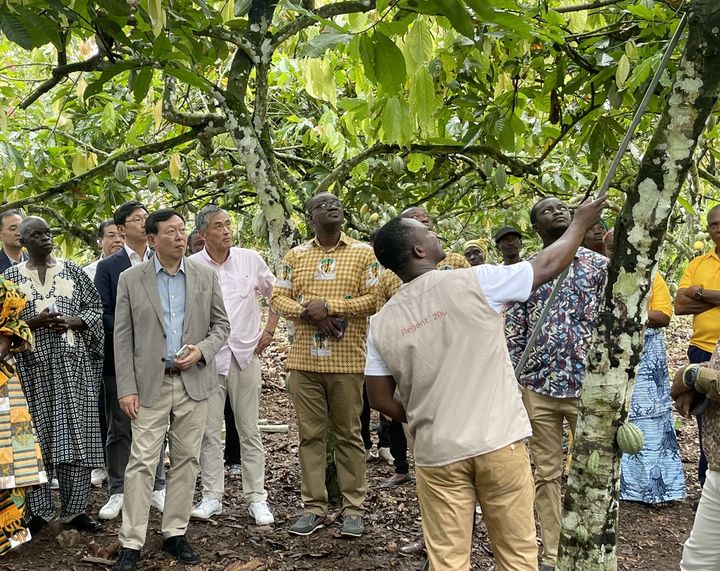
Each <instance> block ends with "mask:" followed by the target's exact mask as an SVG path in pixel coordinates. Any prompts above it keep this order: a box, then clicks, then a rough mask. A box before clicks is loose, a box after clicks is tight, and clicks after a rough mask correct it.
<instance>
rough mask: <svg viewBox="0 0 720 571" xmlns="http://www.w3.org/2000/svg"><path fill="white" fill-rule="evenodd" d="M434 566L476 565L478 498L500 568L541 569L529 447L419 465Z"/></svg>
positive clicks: (459, 570) (450, 570) (462, 568)
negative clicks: (473, 549) (474, 531)
mask: <svg viewBox="0 0 720 571" xmlns="http://www.w3.org/2000/svg"><path fill="white" fill-rule="evenodd" d="M415 474H416V477H417V491H418V502H419V503H420V512H421V514H422V526H423V535H424V536H425V545H426V546H427V552H428V558H429V560H430V568H431V569H433V570H434V571H466V570H468V569H470V548H471V543H472V529H473V518H474V517H475V501H476V500H477V501H478V502H479V503H480V506H481V507H482V512H483V519H484V520H485V526H486V527H487V530H488V536H489V537H490V543H491V545H492V549H493V551H494V552H495V562H496V563H497V566H498V569H500V571H537V568H538V564H537V543H536V541H535V517H534V514H533V481H532V472H531V470H530V460H529V457H528V452H527V448H526V447H525V444H523V443H522V442H516V443H515V444H511V445H510V446H506V447H505V448H501V449H500V450H495V451H494V452H489V453H487V454H481V455H480V456H475V457H473V458H468V459H467V460H460V461H459V462H453V463H452V464H447V465H445V466H436V467H427V466H417V465H416V466H415Z"/></svg>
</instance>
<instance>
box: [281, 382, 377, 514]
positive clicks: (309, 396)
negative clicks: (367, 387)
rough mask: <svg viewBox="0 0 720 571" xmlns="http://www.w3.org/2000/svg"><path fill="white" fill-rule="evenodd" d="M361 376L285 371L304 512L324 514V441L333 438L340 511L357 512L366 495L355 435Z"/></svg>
mask: <svg viewBox="0 0 720 571" xmlns="http://www.w3.org/2000/svg"><path fill="white" fill-rule="evenodd" d="M363 382H364V378H363V375H362V374H360V373H358V374H351V375H347V374H336V373H313V372H310V371H296V370H293V371H290V375H289V377H288V391H289V392H290V396H291V398H292V400H293V404H294V406H295V413H296V414H297V420H298V430H299V432H300V471H301V473H302V486H301V495H302V501H303V503H304V504H305V511H306V512H308V513H314V514H317V515H326V514H327V511H328V496H327V491H326V489H325V439H326V432H327V429H328V426H329V428H330V430H332V433H333V435H334V437H335V465H336V467H337V475H338V484H339V485H340V493H341V494H342V497H343V501H342V512H343V515H362V514H363V513H364V511H365V510H364V509H363V507H362V504H363V502H364V501H365V494H366V493H367V479H366V477H365V447H364V446H363V441H362V437H361V436H360V413H361V412H362V406H363V400H362V390H363Z"/></svg>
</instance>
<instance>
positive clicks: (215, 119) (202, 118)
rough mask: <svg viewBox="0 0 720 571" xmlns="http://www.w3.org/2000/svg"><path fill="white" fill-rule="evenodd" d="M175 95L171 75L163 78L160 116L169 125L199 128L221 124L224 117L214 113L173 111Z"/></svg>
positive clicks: (173, 80)
mask: <svg viewBox="0 0 720 571" xmlns="http://www.w3.org/2000/svg"><path fill="white" fill-rule="evenodd" d="M174 95H175V78H174V77H172V76H171V75H166V76H165V89H164V90H163V102H162V116H163V118H164V119H167V120H168V121H170V122H171V123H175V124H176V125H184V126H185V127H199V126H201V125H207V124H209V123H212V124H213V125H216V124H223V123H224V122H225V119H224V117H222V116H221V115H216V114H214V113H182V112H181V111H178V110H177V109H175V106H174V104H173V99H174Z"/></svg>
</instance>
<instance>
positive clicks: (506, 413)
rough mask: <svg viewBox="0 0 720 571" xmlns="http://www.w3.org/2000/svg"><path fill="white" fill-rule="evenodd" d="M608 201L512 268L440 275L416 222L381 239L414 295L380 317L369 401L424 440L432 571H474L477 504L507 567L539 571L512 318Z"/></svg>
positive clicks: (369, 365) (422, 492) (383, 259)
mask: <svg viewBox="0 0 720 571" xmlns="http://www.w3.org/2000/svg"><path fill="white" fill-rule="evenodd" d="M604 202H605V199H604V198H599V199H597V200H594V201H590V200H587V201H585V202H584V203H583V204H582V205H581V206H580V207H579V208H578V209H577V211H576V213H575V219H574V220H573V222H572V223H571V224H570V226H569V227H568V229H567V231H566V232H565V233H564V235H563V236H562V237H560V238H559V239H558V240H557V241H555V243H554V244H552V245H550V246H548V247H547V248H546V249H545V250H543V251H542V252H541V253H540V254H538V255H537V256H536V257H535V258H534V259H533V260H531V261H529V262H520V263H518V264H514V265H511V266H489V265H480V266H476V267H474V268H469V269H461V270H455V271H453V272H440V271H437V267H436V264H437V263H438V262H439V261H440V260H442V259H443V257H444V256H445V253H444V252H443V250H442V247H441V246H440V243H439V241H438V238H437V236H436V235H435V233H434V232H432V231H431V230H430V229H428V228H427V227H425V226H423V225H422V224H421V223H419V222H417V221H415V220H408V219H401V218H394V219H393V220H391V221H390V222H388V223H387V224H386V225H385V226H383V227H382V228H381V229H380V231H379V232H378V234H377V237H376V239H375V255H376V256H377V258H378V261H379V262H380V263H381V264H382V265H383V266H385V267H386V268H389V269H390V270H392V271H393V272H395V273H396V274H397V275H398V276H399V277H400V278H401V279H402V281H403V282H404V285H403V286H402V287H401V288H400V290H399V291H398V292H397V293H396V294H395V295H394V296H393V297H392V298H391V299H390V300H389V301H388V302H387V304H385V306H384V307H383V308H382V309H381V310H380V311H379V312H378V313H377V314H376V315H375V316H374V317H371V318H370V329H369V333H368V340H367V362H366V366H365V376H366V381H367V390H368V396H369V398H370V403H371V405H372V406H373V408H376V409H377V410H379V411H380V412H382V413H383V414H385V415H387V416H389V417H391V418H392V419H393V420H396V421H399V422H407V423H408V427H409V430H410V433H411V434H412V435H413V436H414V437H415V462H416V466H417V468H416V472H417V488H418V500H419V502H420V510H421V512H422V521H423V534H424V536H425V542H426V544H427V550H428V556H429V559H430V567H431V569H435V570H443V571H452V570H467V569H469V568H470V545H471V535H472V518H473V514H474V511H475V501H476V500H477V501H478V502H480V505H481V507H482V511H483V517H484V519H485V522H486V525H487V529H488V534H489V536H490V541H491V543H492V547H493V551H494V552H495V556H496V559H497V563H498V567H499V568H500V569H501V570H503V571H505V570H527V571H530V570H533V571H535V570H536V569H537V545H536V542H535V522H534V517H533V499H534V498H533V495H534V494H533V478H532V473H531V471H530V461H529V458H528V453H527V450H526V448H525V445H524V443H523V440H524V439H525V438H527V437H528V436H530V432H531V431H530V422H529V420H528V416H527V413H526V412H525V408H524V407H523V403H522V399H521V396H520V391H519V388H518V386H517V383H516V381H515V374H514V372H513V368H512V364H511V363H510V357H509V355H508V351H507V347H506V343H505V336H504V333H503V317H502V314H501V311H502V307H503V304H504V303H506V302H508V301H514V300H517V301H524V300H526V299H527V298H528V297H529V295H530V294H531V292H532V291H533V290H534V289H536V288H538V287H539V286H540V285H542V284H543V283H545V282H547V281H549V280H551V279H553V278H555V277H556V276H558V275H559V274H560V272H561V271H562V270H563V269H564V268H565V267H566V266H567V265H569V264H570V263H571V262H572V260H573V256H574V255H575V252H576V250H577V248H578V246H579V245H580V243H581V241H582V239H583V237H584V235H585V232H586V231H587V230H588V229H589V228H590V227H592V225H593V224H595V222H597V220H598V218H599V216H600V212H601V210H602V207H603V204H604ZM468 371H476V372H477V373H475V376H472V375H471V376H468ZM396 389H397V393H398V395H399V400H396V399H395V396H394V395H395V391H396Z"/></svg>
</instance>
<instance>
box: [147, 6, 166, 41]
mask: <svg viewBox="0 0 720 571" xmlns="http://www.w3.org/2000/svg"><path fill="white" fill-rule="evenodd" d="M148 14H149V15H150V20H151V22H152V26H153V35H154V36H155V37H156V38H157V37H158V36H159V35H160V34H162V32H163V29H164V28H165V10H163V7H162V0H148Z"/></svg>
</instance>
